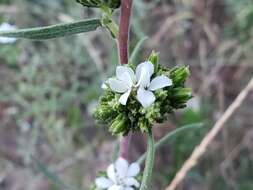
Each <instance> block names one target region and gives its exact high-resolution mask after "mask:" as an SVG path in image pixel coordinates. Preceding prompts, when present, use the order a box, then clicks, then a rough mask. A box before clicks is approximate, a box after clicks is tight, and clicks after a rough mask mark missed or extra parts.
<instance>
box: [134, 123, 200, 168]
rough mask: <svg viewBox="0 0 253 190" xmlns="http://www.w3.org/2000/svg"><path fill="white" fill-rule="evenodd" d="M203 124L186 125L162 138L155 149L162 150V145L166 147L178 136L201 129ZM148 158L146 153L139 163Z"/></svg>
mask: <svg viewBox="0 0 253 190" xmlns="http://www.w3.org/2000/svg"><path fill="white" fill-rule="evenodd" d="M202 126H203V123H193V124H189V125H184V126H182V127H180V128H178V129H176V130H174V131H172V132H170V133H168V134H167V135H165V136H164V137H163V138H161V139H160V140H159V141H158V142H157V143H156V144H155V149H158V148H160V147H161V146H162V145H164V144H165V143H167V142H168V141H169V140H172V139H173V138H175V137H176V136H178V135H180V134H181V133H184V132H185V131H187V130H189V129H194V128H199V127H202ZM146 156H147V153H144V154H143V155H142V156H141V157H140V158H139V159H138V161H137V162H138V163H139V164H142V163H143V162H144V160H145V158H146Z"/></svg>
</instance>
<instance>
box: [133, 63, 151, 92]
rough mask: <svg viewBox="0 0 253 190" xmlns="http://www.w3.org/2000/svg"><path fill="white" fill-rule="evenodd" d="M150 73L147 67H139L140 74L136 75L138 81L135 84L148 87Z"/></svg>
mask: <svg viewBox="0 0 253 190" xmlns="http://www.w3.org/2000/svg"><path fill="white" fill-rule="evenodd" d="M150 78H151V75H150V73H149V68H148V67H144V66H143V67H141V70H140V75H139V76H138V83H137V85H136V86H141V87H143V88H145V87H148V86H149V84H150Z"/></svg>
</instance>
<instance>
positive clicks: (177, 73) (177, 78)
mask: <svg viewBox="0 0 253 190" xmlns="http://www.w3.org/2000/svg"><path fill="white" fill-rule="evenodd" d="M189 75H190V71H189V67H176V68H174V69H172V70H171V71H170V78H171V79H172V80H173V84H174V86H181V85H183V84H184V82H185V81H186V79H187V78H188V77H189Z"/></svg>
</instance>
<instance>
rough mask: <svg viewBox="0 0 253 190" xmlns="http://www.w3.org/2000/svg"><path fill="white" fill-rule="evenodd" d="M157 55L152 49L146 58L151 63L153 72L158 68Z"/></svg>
mask: <svg viewBox="0 0 253 190" xmlns="http://www.w3.org/2000/svg"><path fill="white" fill-rule="evenodd" d="M158 55H159V53H156V52H154V51H152V53H151V55H150V56H149V58H148V60H149V61H150V62H151V63H153V65H154V68H155V72H156V71H157V69H158Z"/></svg>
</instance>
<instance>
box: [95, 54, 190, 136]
mask: <svg viewBox="0 0 253 190" xmlns="http://www.w3.org/2000/svg"><path fill="white" fill-rule="evenodd" d="M157 60H158V55H157V54H155V53H152V55H151V56H150V57H149V61H150V62H151V63H152V64H153V65H154V74H153V75H152V78H151V79H153V78H155V77H156V76H161V75H164V76H166V77H168V78H170V79H171V80H172V81H173V84H172V86H168V87H165V88H162V89H158V90H156V91H155V92H154V95H155V98H156V99H155V102H154V103H153V104H152V105H150V106H149V107H147V108H144V107H143V106H142V105H141V104H140V103H139V101H138V100H137V98H136V95H137V89H136V88H133V89H132V91H131V94H130V96H129V98H128V101H127V104H126V105H122V104H120V102H119V98H120V96H121V94H119V93H115V92H113V91H112V90H111V89H110V88H107V89H105V92H104V94H103V95H102V96H101V98H100V101H99V106H98V107H97V109H96V111H95V117H96V119H97V120H98V121H100V122H101V123H104V124H109V125H110V127H109V131H110V132H111V133H112V134H123V135H127V134H128V132H130V131H141V132H148V131H149V130H150V129H151V127H152V126H153V124H155V123H162V122H164V121H165V120H166V118H167V116H168V114H169V113H172V112H173V111H174V110H175V109H179V108H183V107H185V106H186V102H187V101H188V100H189V99H191V97H192V93H191V89H189V88H185V85H184V84H185V81H186V79H187V78H188V76H189V74H190V73H189V69H188V67H186V66H181V67H174V68H172V69H168V68H166V67H164V66H162V65H158V63H157ZM129 67H130V66H129Z"/></svg>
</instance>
